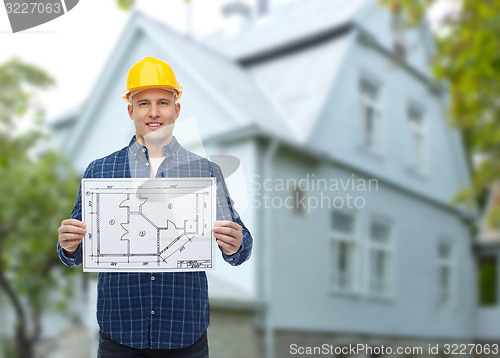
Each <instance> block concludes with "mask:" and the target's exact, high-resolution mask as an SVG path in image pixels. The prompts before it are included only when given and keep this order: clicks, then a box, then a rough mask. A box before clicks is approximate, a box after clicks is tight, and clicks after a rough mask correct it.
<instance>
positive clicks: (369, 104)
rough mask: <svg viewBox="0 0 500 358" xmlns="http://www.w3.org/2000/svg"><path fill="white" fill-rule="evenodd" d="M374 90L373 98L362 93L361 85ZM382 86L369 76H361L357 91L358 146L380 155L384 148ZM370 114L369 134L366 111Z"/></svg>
mask: <svg viewBox="0 0 500 358" xmlns="http://www.w3.org/2000/svg"><path fill="white" fill-rule="evenodd" d="M364 83H366V84H367V85H368V86H370V87H373V88H375V90H376V95H375V98H374V97H373V96H371V95H370V94H368V93H366V92H364V91H363V87H364V86H363V84H364ZM381 87H382V86H381V85H380V82H379V81H376V80H374V79H372V78H371V76H366V75H363V76H361V77H360V78H359V82H358V91H359V96H360V107H361V111H360V113H361V121H360V133H361V137H360V145H361V147H362V148H363V149H364V150H367V151H369V152H372V153H375V154H382V153H383V149H384V148H383V147H384V119H383V115H382V106H381V103H382V88H381ZM368 110H370V111H371V113H372V116H371V118H372V123H371V127H372V128H371V132H369V131H368V130H367V120H368V118H367V115H366V113H367V111H368Z"/></svg>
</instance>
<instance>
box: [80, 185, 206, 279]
mask: <svg viewBox="0 0 500 358" xmlns="http://www.w3.org/2000/svg"><path fill="white" fill-rule="evenodd" d="M215 180H216V179H215V178H166V179H147V178H127V179H82V189H81V190H82V191H81V193H82V208H83V210H82V220H83V222H85V223H86V224H87V234H86V235H85V237H84V240H83V270H84V271H87V272H89V271H99V272H113V271H127V272H143V271H144V272H157V271H171V272H175V271H193V270H196V271H199V270H209V269H212V268H213V266H214V262H215V257H214V254H215V246H216V243H215V239H214V238H213V235H212V230H211V228H212V224H213V222H214V221H215V220H216V212H215V198H216V183H215Z"/></svg>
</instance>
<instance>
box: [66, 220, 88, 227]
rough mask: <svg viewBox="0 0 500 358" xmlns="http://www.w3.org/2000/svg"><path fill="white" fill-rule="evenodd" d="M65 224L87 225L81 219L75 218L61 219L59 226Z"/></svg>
mask: <svg viewBox="0 0 500 358" xmlns="http://www.w3.org/2000/svg"><path fill="white" fill-rule="evenodd" d="M66 225H72V226H78V227H86V226H87V224H85V223H84V222H83V221H80V220H77V219H66V220H63V221H62V223H61V226H66Z"/></svg>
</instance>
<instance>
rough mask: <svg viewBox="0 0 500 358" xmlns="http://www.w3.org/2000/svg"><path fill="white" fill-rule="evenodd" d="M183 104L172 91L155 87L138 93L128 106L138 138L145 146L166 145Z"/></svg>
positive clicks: (170, 138)
mask: <svg viewBox="0 0 500 358" xmlns="http://www.w3.org/2000/svg"><path fill="white" fill-rule="evenodd" d="M180 110H181V105H180V104H179V103H175V96H174V94H173V93H172V92H170V91H167V90H164V89H159V88H154V89H148V90H145V91H142V92H139V93H137V94H136V95H135V96H134V97H133V100H132V105H129V106H128V114H129V116H130V119H132V120H133V121H134V125H135V137H136V140H137V141H138V142H139V143H140V144H141V145H143V146H146V147H148V145H162V146H163V145H166V144H168V143H170V141H171V140H172V131H173V129H174V123H175V120H176V119H177V117H179V112H180Z"/></svg>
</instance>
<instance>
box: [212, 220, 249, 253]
mask: <svg viewBox="0 0 500 358" xmlns="http://www.w3.org/2000/svg"><path fill="white" fill-rule="evenodd" d="M212 231H213V232H214V236H215V238H216V239H217V244H218V245H219V246H220V247H221V248H222V251H223V252H224V253H225V254H226V255H233V254H235V253H236V252H238V250H239V249H240V247H241V240H242V239H243V228H242V227H241V225H239V224H237V223H235V222H233V221H223V220H219V221H216V222H214V226H213V227H212Z"/></svg>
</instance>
